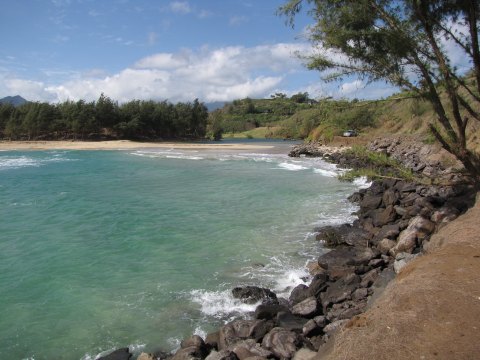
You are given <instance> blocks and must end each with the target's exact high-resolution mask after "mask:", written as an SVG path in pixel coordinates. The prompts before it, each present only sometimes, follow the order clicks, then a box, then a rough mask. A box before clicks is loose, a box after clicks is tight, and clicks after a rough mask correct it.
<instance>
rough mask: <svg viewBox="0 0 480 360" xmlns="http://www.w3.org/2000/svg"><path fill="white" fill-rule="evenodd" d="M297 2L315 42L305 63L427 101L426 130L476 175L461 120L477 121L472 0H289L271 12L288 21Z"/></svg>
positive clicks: (478, 63) (479, 97) (479, 81)
mask: <svg viewBox="0 0 480 360" xmlns="http://www.w3.org/2000/svg"><path fill="white" fill-rule="evenodd" d="M304 6H307V7H308V8H309V13H310V15H311V16H312V17H313V20H314V23H313V24H312V26H310V27H309V30H308V36H309V40H310V41H311V42H312V43H313V44H314V45H315V46H316V49H317V51H316V52H315V53H314V54H313V55H306V56H305V57H306V59H307V60H308V67H309V68H310V69H315V70H320V71H326V70H328V72H327V74H328V75H327V76H326V77H325V80H338V79H342V78H344V77H345V76H350V75H356V76H360V77H361V78H363V79H366V80H367V81H377V80H385V81H387V82H389V83H391V84H393V85H395V86H398V87H400V88H402V89H407V90H410V91H412V92H414V93H416V94H417V95H418V96H419V97H422V98H424V99H426V100H428V101H430V102H431V104H432V106H433V108H434V110H435V113H436V115H437V121H436V122H434V123H432V124H430V129H431V131H432V133H433V134H434V135H435V137H436V138H437V139H438V141H439V142H440V143H441V144H442V146H443V147H444V148H445V149H446V150H447V151H449V152H450V153H452V154H453V155H455V156H456V157H457V158H458V159H459V160H460V161H461V162H462V163H463V164H464V166H465V168H466V169H467V170H468V171H469V172H470V174H471V175H473V176H474V177H475V178H476V179H477V180H478V179H480V158H479V156H478V154H476V153H474V152H472V151H471V150H469V149H468V146H467V141H466V131H467V126H468V124H469V121H472V120H473V121H480V110H479V105H480V50H479V43H478V22H479V16H480V5H479V2H478V1H477V0H438V1H431V0H289V1H287V2H286V3H285V4H284V5H283V6H282V7H280V9H279V14H281V15H285V16H287V19H288V21H289V23H290V24H291V25H292V26H293V25H294V20H295V16H296V14H298V13H299V12H300V11H302V7H304ZM447 42H448V44H454V46H455V48H456V51H460V52H461V53H462V55H463V56H464V58H466V59H468V60H469V61H470V64H471V67H472V73H473V79H474V81H473V82H472V83H468V82H467V81H466V80H465V77H464V76H463V75H465V74H464V72H462V69H458V68H456V67H455V65H454V64H453V63H452V61H451V58H450V56H451V54H450V53H449V51H448V47H447ZM442 94H446V96H442Z"/></svg>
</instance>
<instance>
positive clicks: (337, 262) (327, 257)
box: [318, 247, 375, 270]
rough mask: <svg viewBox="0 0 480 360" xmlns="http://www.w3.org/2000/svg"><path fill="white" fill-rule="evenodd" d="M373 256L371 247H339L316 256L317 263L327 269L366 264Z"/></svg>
mask: <svg viewBox="0 0 480 360" xmlns="http://www.w3.org/2000/svg"><path fill="white" fill-rule="evenodd" d="M374 257H375V253H374V252H373V250H372V249H371V248H367V247H340V248H336V249H334V250H332V251H330V252H328V253H326V254H324V255H322V256H320V257H319V258H318V265H320V266H321V267H322V268H324V269H326V270H328V269H329V268H330V267H333V266H342V267H345V266H358V265H365V264H368V262H369V261H370V260H372V259H373V258H374Z"/></svg>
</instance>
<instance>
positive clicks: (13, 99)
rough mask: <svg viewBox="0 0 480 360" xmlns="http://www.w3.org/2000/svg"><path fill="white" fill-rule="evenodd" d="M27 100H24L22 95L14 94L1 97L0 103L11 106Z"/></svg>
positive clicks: (21, 103)
mask: <svg viewBox="0 0 480 360" xmlns="http://www.w3.org/2000/svg"><path fill="white" fill-rule="evenodd" d="M26 102H28V101H27V100H25V99H24V98H23V97H21V96H20V95H16V96H6V97H4V98H2V99H0V104H12V105H13V106H20V105H23V104H25V103H26Z"/></svg>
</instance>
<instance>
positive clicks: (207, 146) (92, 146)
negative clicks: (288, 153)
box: [0, 140, 273, 150]
mask: <svg viewBox="0 0 480 360" xmlns="http://www.w3.org/2000/svg"><path fill="white" fill-rule="evenodd" d="M145 148H159V149H161V148H168V149H171V148H174V149H192V150H194V149H202V150H258V149H271V148H273V146H270V145H256V144H225V143H221V142H220V143H186V142H137V141H130V140H111V141H0V150H128V149H145Z"/></svg>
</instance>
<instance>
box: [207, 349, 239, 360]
mask: <svg viewBox="0 0 480 360" xmlns="http://www.w3.org/2000/svg"><path fill="white" fill-rule="evenodd" d="M205 360H239V359H238V357H237V355H236V354H235V353H234V352H233V351H229V350H220V351H212V352H211V353H210V354H209V355H208V356H207V357H206V359H205Z"/></svg>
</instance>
